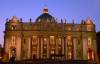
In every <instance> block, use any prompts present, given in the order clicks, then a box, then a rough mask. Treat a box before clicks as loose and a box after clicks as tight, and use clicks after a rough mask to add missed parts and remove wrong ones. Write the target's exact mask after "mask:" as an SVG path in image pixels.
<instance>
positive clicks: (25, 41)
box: [4, 8, 96, 61]
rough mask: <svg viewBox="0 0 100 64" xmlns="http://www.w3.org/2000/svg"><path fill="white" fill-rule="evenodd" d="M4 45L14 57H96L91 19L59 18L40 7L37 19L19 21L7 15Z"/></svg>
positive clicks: (84, 58)
mask: <svg viewBox="0 0 100 64" xmlns="http://www.w3.org/2000/svg"><path fill="white" fill-rule="evenodd" d="M4 49H5V52H7V53H8V54H9V58H10V57H11V56H12V55H14V54H15V56H16V60H23V59H61V60H93V61H95V60H96V32H95V24H94V23H93V21H92V20H91V19H89V18H88V19H86V20H82V22H81V23H80V24H77V23H74V22H72V23H67V21H66V20H61V21H58V20H57V19H55V18H54V17H53V16H51V15H50V14H49V13H48V9H47V8H44V9H43V14H41V15H40V16H39V17H38V18H37V19H36V21H34V22H32V20H31V19H30V20H29V22H22V19H20V20H19V19H17V18H16V17H15V16H14V17H13V18H12V19H10V20H9V19H7V20H6V24H5V32H4Z"/></svg>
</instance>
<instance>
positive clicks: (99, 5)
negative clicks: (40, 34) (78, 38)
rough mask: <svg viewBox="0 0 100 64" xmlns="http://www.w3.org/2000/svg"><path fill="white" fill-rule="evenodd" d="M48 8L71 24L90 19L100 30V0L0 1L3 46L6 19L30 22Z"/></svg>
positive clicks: (0, 36)
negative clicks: (13, 18)
mask: <svg viewBox="0 0 100 64" xmlns="http://www.w3.org/2000/svg"><path fill="white" fill-rule="evenodd" d="M44 7H48V9H49V13H50V14H51V15H52V16H54V17H55V18H57V19H58V20H60V19H67V22H69V23H71V22H72V20H73V19H74V20H75V21H76V22H75V23H81V20H82V19H86V18H87V17H90V18H91V19H93V20H94V23H95V24H96V31H99V30H100V26H99V24H100V0H0V43H1V44H3V42H4V41H3V38H4V36H3V35H4V34H3V31H4V30H5V22H6V21H5V20H6V18H9V19H11V18H12V16H16V17H17V18H22V19H23V22H28V21H29V18H32V20H33V22H34V21H35V19H36V18H37V17H38V16H39V15H41V14H42V9H43V8H44Z"/></svg>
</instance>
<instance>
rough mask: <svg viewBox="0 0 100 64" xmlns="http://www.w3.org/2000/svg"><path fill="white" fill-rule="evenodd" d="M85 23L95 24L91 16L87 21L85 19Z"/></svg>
mask: <svg viewBox="0 0 100 64" xmlns="http://www.w3.org/2000/svg"><path fill="white" fill-rule="evenodd" d="M85 24H93V22H92V20H91V19H90V18H87V19H86V21H85Z"/></svg>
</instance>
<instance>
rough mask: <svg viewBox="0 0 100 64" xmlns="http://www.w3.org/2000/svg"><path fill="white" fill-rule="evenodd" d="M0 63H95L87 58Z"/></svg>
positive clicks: (1, 63)
mask: <svg viewBox="0 0 100 64" xmlns="http://www.w3.org/2000/svg"><path fill="white" fill-rule="evenodd" d="M0 64H97V63H95V62H91V61H87V60H21V61H14V62H0Z"/></svg>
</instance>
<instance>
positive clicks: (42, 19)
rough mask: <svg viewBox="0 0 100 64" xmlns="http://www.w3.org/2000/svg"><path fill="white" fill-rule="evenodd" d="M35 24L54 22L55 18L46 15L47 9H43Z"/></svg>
mask: <svg viewBox="0 0 100 64" xmlns="http://www.w3.org/2000/svg"><path fill="white" fill-rule="evenodd" d="M36 22H55V18H54V17H53V16H51V15H50V14H49V13H48V9H47V8H44V9H43V14H41V15H40V16H39V17H38V18H37V19H36Z"/></svg>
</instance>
